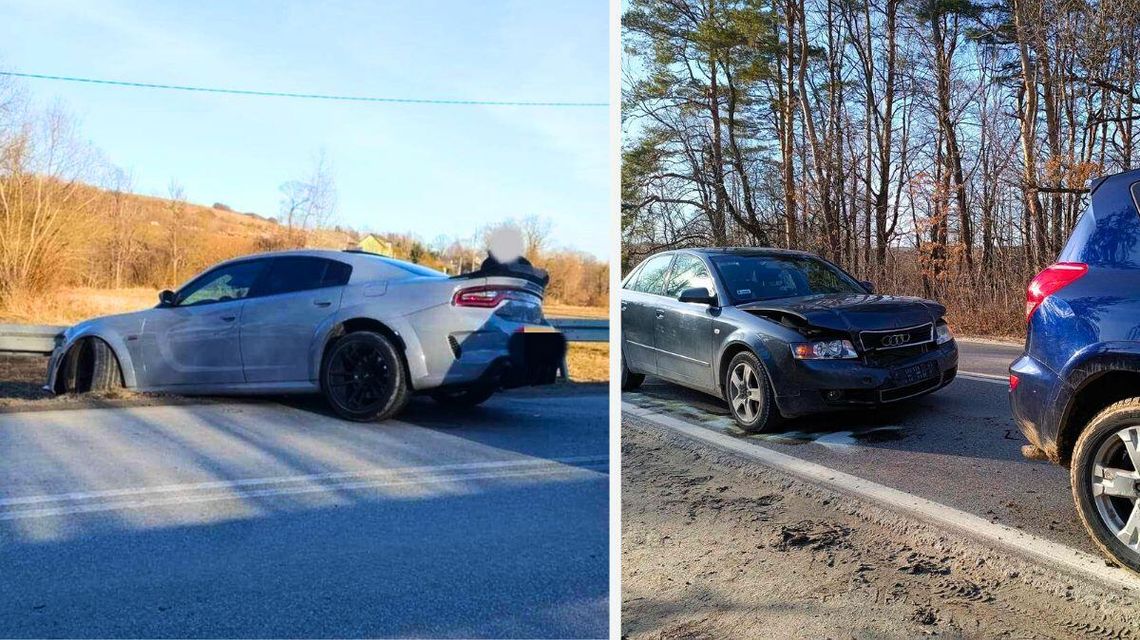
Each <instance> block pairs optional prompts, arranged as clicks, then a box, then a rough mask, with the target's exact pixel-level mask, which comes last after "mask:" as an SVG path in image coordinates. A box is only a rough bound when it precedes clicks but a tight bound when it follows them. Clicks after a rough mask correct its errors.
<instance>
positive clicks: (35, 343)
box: [0, 324, 67, 356]
mask: <svg viewBox="0 0 1140 640" xmlns="http://www.w3.org/2000/svg"><path fill="white" fill-rule="evenodd" d="M66 328H67V327H59V326H55V325H47V324H0V354H3V355H28V356H36V355H40V356H46V355H51V351H52V349H54V348H55V337H56V336H57V335H59V334H61V333H63V330H64V329H66Z"/></svg>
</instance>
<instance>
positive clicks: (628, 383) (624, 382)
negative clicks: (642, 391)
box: [621, 354, 645, 391]
mask: <svg viewBox="0 0 1140 640" xmlns="http://www.w3.org/2000/svg"><path fill="white" fill-rule="evenodd" d="M642 382H645V374H643V373H634V372H632V371H630V370H629V367H628V366H626V364H625V354H622V356H621V390H622V391H634V390H636V389H637V388H638V387H640V386H641V383H642Z"/></svg>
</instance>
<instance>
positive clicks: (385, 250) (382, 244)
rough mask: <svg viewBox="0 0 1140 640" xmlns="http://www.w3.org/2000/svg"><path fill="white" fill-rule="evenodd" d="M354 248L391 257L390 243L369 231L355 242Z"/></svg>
mask: <svg viewBox="0 0 1140 640" xmlns="http://www.w3.org/2000/svg"><path fill="white" fill-rule="evenodd" d="M356 248H357V249H360V250H361V251H367V252H368V253H375V254H378V255H382V256H388V257H389V258H391V257H392V243H391V242H388V241H387V240H382V239H380V238H377V237H376V236H374V235H372V234H371V233H370V234H368V235H366V236H364V239H363V240H361V241H360V242H358V243H356Z"/></svg>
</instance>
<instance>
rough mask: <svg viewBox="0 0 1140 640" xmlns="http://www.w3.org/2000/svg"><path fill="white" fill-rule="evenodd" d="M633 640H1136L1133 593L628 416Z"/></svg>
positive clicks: (625, 458) (625, 595)
mask: <svg viewBox="0 0 1140 640" xmlns="http://www.w3.org/2000/svg"><path fill="white" fill-rule="evenodd" d="M621 564H622V635H623V637H628V638H724V637H740V638H803V637H815V638H825V637H826V638H884V637H885V638H913V637H919V636H937V637H949V638H973V637H1018V638H1022V637H1032V638H1037V637H1042V638H1049V637H1063V638H1068V637H1074V636H1081V637H1084V636H1089V637H1106V638H1135V637H1140V621H1138V620H1137V619H1136V616H1135V598H1136V594H1135V593H1130V592H1127V591H1114V590H1111V589H1109V588H1107V587H1102V586H1100V585H1099V584H1087V583H1084V582H1082V581H1078V580H1074V579H1071V578H1069V577H1068V576H1064V575H1059V574H1056V573H1055V572H1053V571H1050V570H1049V569H1048V568H1047V567H1041V566H1038V565H1034V564H1032V563H1030V562H1028V561H1024V560H1021V559H1019V558H1013V557H1009V556H1008V555H1003V554H1002V553H1000V552H996V551H993V550H991V549H989V548H987V547H984V546H982V545H980V544H977V543H974V542H973V541H970V540H966V539H963V538H961V537H959V536H956V535H952V534H948V533H946V532H943V531H940V530H937V529H935V528H933V527H930V526H928V525H925V524H922V523H918V522H916V521H913V520H909V519H907V518H903V517H900V516H898V515H896V514H893V513H891V512H889V511H887V510H885V509H883V508H880V507H878V506H875V505H871V504H867V503H862V502H860V501H858V500H854V499H851V498H849V497H845V496H841V495H839V494H837V493H835V492H832V491H829V490H824V489H820V488H818V487H816V486H814V485H811V484H808V483H805V482H802V481H799V480H795V479H792V478H790V477H788V476H786V475H783V474H781V473H778V472H775V471H773V470H771V469H768V468H765V467H763V466H762V465H758V464H755V463H752V462H749V461H746V460H742V459H740V458H738V457H736V456H732V455H731V454H728V453H724V452H722V451H719V450H717V449H713V448H710V447H707V446H705V445H703V444H700V443H695V442H692V441H690V440H688V439H685V438H683V437H680V436H677V435H674V434H670V433H665V432H662V431H660V430H658V429H656V428H654V427H653V426H652V425H649V424H647V423H644V422H642V421H639V420H638V419H636V418H634V417H631V416H627V417H623V419H622V562H621Z"/></svg>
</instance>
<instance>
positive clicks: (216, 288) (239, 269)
mask: <svg viewBox="0 0 1140 640" xmlns="http://www.w3.org/2000/svg"><path fill="white" fill-rule="evenodd" d="M264 269H265V261H264V260H250V261H247V262H238V263H235V264H231V265H226V266H224V267H220V268H218V269H214V270H213V271H209V272H207V273H206V274H205V275H203V276H201V277H199V278H198V279H197V280H195V281H193V282H191V283H190V284H188V285H186V287H185V288H184V289H183V290H182V291H179V292H178V295H179V298H180V300H179V302H178V306H180V307H189V306H193V305H198V304H209V303H211V302H225V301H227V300H241V299H242V298H244V297H246V296H247V295H249V290H250V289H251V288H253V284H254V283H255V282H257V277H258V276H259V275H261V272H262V270H264Z"/></svg>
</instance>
